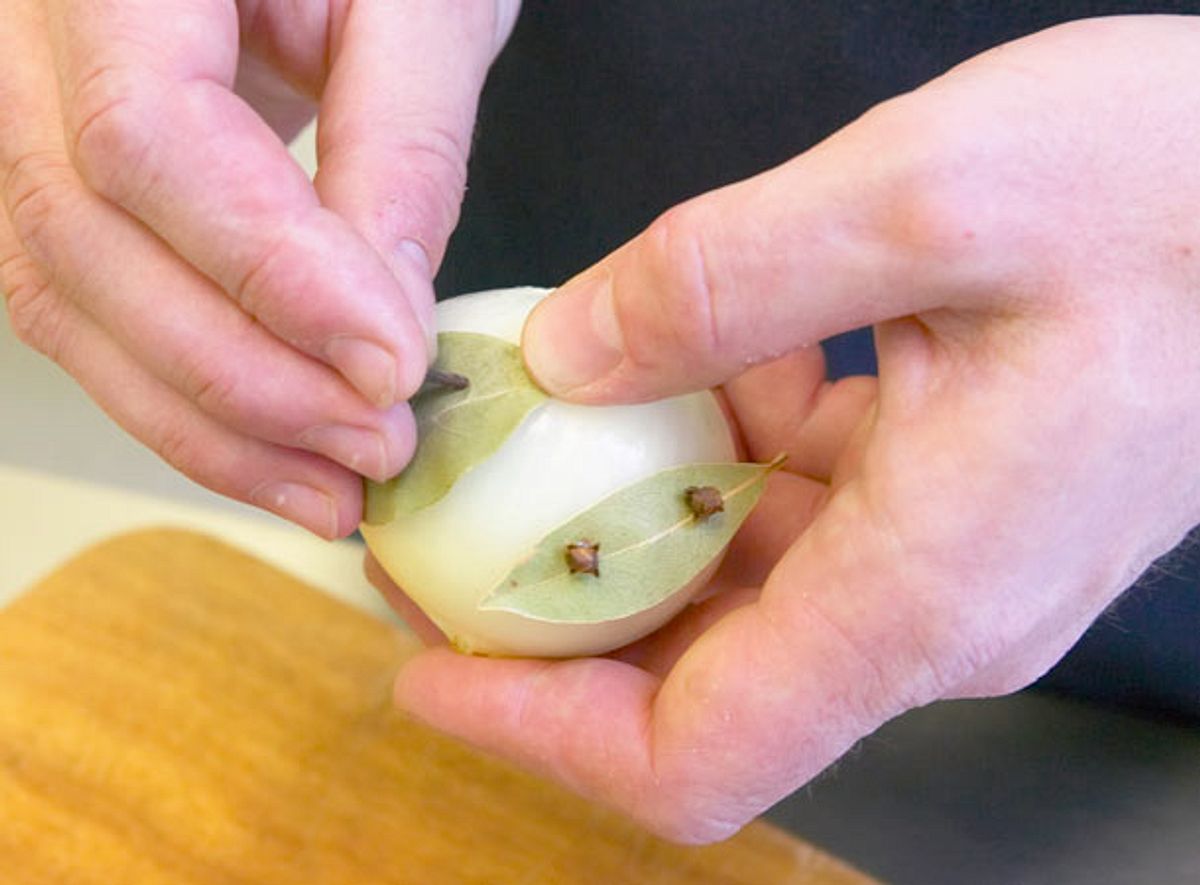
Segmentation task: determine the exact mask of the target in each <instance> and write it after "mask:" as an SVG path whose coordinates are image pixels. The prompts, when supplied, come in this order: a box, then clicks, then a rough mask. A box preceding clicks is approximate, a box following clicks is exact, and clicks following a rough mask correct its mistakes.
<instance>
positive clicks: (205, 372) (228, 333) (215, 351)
mask: <svg viewBox="0 0 1200 885" xmlns="http://www.w3.org/2000/svg"><path fill="white" fill-rule="evenodd" d="M26 39H27V40H30V39H32V35H31V34H27V35H26ZM33 45H38V44H36V43H34V44H33ZM6 82H7V87H6V90H5V92H6V94H5V96H4V98H5V106H6V107H8V108H10V109H12V110H13V111H14V112H17V113H19V114H20V116H21V119H22V121H23V125H22V126H20V127H10V128H9V129H6V130H5V131H4V132H3V133H0V181H2V182H3V194H2V197H3V203H4V205H5V208H6V209H7V211H8V215H9V217H10V219H11V222H12V224H13V225H14V227H15V233H16V235H17V238H18V239H19V240H20V242H21V245H22V246H23V248H24V250H25V251H28V252H30V253H31V255H32V256H34V257H35V258H36V260H37V261H38V262H39V264H40V265H41V267H43V268H48V269H51V280H50V282H52V283H53V286H54V289H55V291H56V292H57V294H58V295H59V296H62V297H67V298H71V299H73V300H75V302H76V304H77V306H78V307H79V308H80V309H81V310H82V311H84V312H86V313H88V314H89V315H90V316H91V317H92V318H93V319H94V320H95V321H96V323H97V324H98V325H99V326H100V327H102V328H104V329H105V330H107V331H108V332H109V334H112V335H113V336H114V337H115V338H116V339H117V341H118V342H119V343H120V345H121V346H122V347H123V349H125V350H126V352H127V353H128V354H129V355H130V356H132V357H133V358H134V359H136V360H138V361H139V362H140V363H141V364H142V366H143V367H144V368H145V369H146V370H147V371H148V372H149V373H150V374H152V375H154V376H156V377H158V378H161V379H163V380H165V381H167V383H169V384H171V385H172V386H173V387H174V388H175V389H176V390H177V391H178V392H180V393H182V394H183V395H184V396H185V397H186V398H188V399H191V400H193V401H194V402H196V403H197V404H198V405H199V406H200V407H201V408H202V409H204V410H206V411H207V412H209V414H211V415H212V416H213V417H215V418H217V419H218V421H220V422H221V423H224V424H226V425H228V426H229V427H230V429H232V430H234V431H235V432H237V433H240V434H242V435H247V436H254V437H260V438H262V439H265V440H268V441H272V442H277V443H280V444H281V445H284V446H289V447H298V448H307V449H310V450H312V451H315V452H318V453H320V454H324V455H326V456H327V457H329V458H332V459H333V460H335V461H338V462H339V463H341V464H343V465H345V466H347V467H349V468H351V469H352V470H355V471H357V472H359V473H363V474H366V475H369V476H371V477H373V478H376V479H384V478H387V477H388V476H391V475H394V474H395V473H396V472H397V471H398V470H399V469H400V468H401V467H402V466H403V465H404V463H405V462H406V461H407V459H408V456H409V454H410V453H411V450H412V447H413V444H414V430H413V426H412V417H411V414H410V412H409V410H408V408H407V406H398V407H396V408H394V409H393V410H391V411H389V412H383V413H381V412H378V411H377V410H375V409H373V408H371V407H370V406H368V404H366V403H365V402H363V401H362V399H361V397H359V396H358V395H357V394H356V393H355V392H354V391H353V390H352V389H351V388H350V387H349V386H348V385H346V384H345V383H344V381H342V380H341V378H340V377H339V376H338V375H337V374H336V373H334V372H333V371H332V370H330V369H329V368H328V367H326V366H325V365H324V364H323V363H320V362H317V361H315V360H312V359H311V358H309V357H307V356H304V355H303V354H300V353H298V352H297V351H295V350H293V349H292V348H290V347H288V346H287V345H285V344H283V343H282V342H281V341H279V339H277V338H275V337H274V336H273V335H271V334H270V333H268V332H267V331H266V330H265V329H263V327H262V326H261V325H259V324H257V323H255V322H253V321H252V320H251V319H250V318H249V317H248V316H247V315H246V314H244V313H243V312H242V311H241V310H240V309H239V308H238V307H237V306H236V305H234V304H233V303H232V302H231V301H229V299H227V298H225V297H224V296H223V294H222V293H221V292H220V290H219V289H217V287H216V286H214V285H213V284H212V282H211V281H210V280H208V279H207V278H205V277H204V276H202V275H201V274H199V273H197V272H196V271H195V270H194V269H192V268H190V267H189V266H187V265H186V264H184V263H183V262H181V261H180V260H179V258H178V256H176V255H174V253H172V252H171V251H170V249H169V248H167V247H166V246H165V245H164V244H163V242H162V241H161V240H159V239H158V238H157V237H155V236H154V235H153V234H152V233H150V232H149V231H148V230H147V229H146V228H145V227H144V226H142V225H141V224H139V223H138V222H137V221H136V220H134V219H133V218H131V217H130V216H129V215H127V214H126V213H125V212H124V211H122V210H121V209H119V208H118V207H116V206H113V205H112V204H111V203H108V202H107V201H105V200H103V199H102V198H100V197H98V196H96V195H95V194H94V193H92V192H91V191H89V190H88V189H87V188H85V187H84V186H83V184H82V182H81V181H80V180H79V177H78V175H77V173H76V172H75V170H74V169H73V168H72V167H71V165H70V163H69V162H68V160H67V157H66V148H65V145H64V144H63V140H62V132H61V127H59V126H56V125H55V120H56V119H58V116H57V102H56V101H55V100H54V98H53V96H51V97H49V98H48V97H47V96H46V95H45V88H44V87H45V84H47V83H53V82H54V70H53V66H52V61H51V59H50V58H49V56H48V55H46V56H44V57H42V58H40V59H39V58H35V57H33V56H31V55H27V57H26V62H25V64H23V65H22V66H21V70H20V72H19V73H18V74H17V75H16V76H14V77H12V78H9V79H8V80H7V81H6Z"/></svg>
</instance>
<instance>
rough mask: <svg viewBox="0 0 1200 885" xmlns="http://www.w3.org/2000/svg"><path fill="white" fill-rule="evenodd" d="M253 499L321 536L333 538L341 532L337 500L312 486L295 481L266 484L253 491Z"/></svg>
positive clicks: (263, 506) (265, 507)
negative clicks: (339, 529)
mask: <svg viewBox="0 0 1200 885" xmlns="http://www.w3.org/2000/svg"><path fill="white" fill-rule="evenodd" d="M250 500H251V501H252V502H253V503H254V504H256V505H258V506H259V507H262V508H263V509H264V510H270V511H271V512H272V513H274V514H276V515H278V516H282V517H283V518H284V519H287V520H291V521H292V522H295V523H298V524H300V525H302V526H304V527H305V528H306V529H308V530H309V531H310V532H313V533H314V534H317V535H320V536H321V537H322V538H326V539H330V540H331V539H333V538H336V537H337V536H338V535H339V532H338V507H337V501H335V500H334V499H333V496H332V495H329V494H327V493H325V492H322V491H320V490H319V489H315V488H313V487H312V486H306V485H303V484H302V483H296V482H273V483H266V484H264V485H262V486H260V487H259V488H257V489H255V490H254V491H253V492H251V493H250Z"/></svg>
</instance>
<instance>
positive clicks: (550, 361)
mask: <svg viewBox="0 0 1200 885" xmlns="http://www.w3.org/2000/svg"><path fill="white" fill-rule="evenodd" d="M522 348H523V351H524V355H525V362H526V365H527V366H528V368H529V371H530V373H531V374H532V375H533V377H534V379H535V380H536V381H537V382H538V383H539V384H540V385H541V386H542V387H544V388H545V389H546V390H547V391H549V392H550V393H552V394H555V395H559V396H570V395H571V394H572V393H573V392H575V391H579V390H581V389H582V388H585V387H588V386H591V385H594V384H596V383H597V382H599V381H601V380H603V379H604V377H605V376H607V375H608V374H610V373H611V372H612V371H613V370H614V369H616V368H617V366H618V365H620V363H621V361H622V358H623V355H624V340H623V336H622V333H621V326H620V323H619V322H618V320H617V314H616V306H615V302H614V296H613V279H612V274H611V273H610V272H609V271H608V270H607V269H605V268H598V269H596V270H594V271H592V272H589V273H586V274H584V275H582V276H580V277H576V278H575V279H574V280H571V281H570V282H568V283H566V284H565V285H563V286H562V287H560V288H559V289H558V290H556V291H555V292H554V293H552V294H551V295H550V296H549V297H547V298H546V299H545V300H544V301H542V302H541V303H540V304H539V305H538V306H537V307H535V308H534V310H533V312H532V313H531V314H530V317H529V319H528V321H527V322H526V324H525V330H524V333H523V335H522Z"/></svg>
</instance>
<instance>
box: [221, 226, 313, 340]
mask: <svg viewBox="0 0 1200 885" xmlns="http://www.w3.org/2000/svg"><path fill="white" fill-rule="evenodd" d="M299 253H300V249H299V247H298V246H297V244H296V243H295V242H294V241H293V240H292V239H291V237H289V236H288V235H287V234H281V235H279V236H276V237H274V238H273V239H271V240H270V241H268V242H267V243H266V244H265V245H264V246H262V247H261V249H260V250H259V252H258V254H257V255H256V256H255V257H254V258H252V259H251V261H250V264H249V267H248V269H247V270H246V271H245V273H243V274H242V277H241V279H240V280H238V281H237V282H236V283H235V284H234V286H233V288H232V294H233V297H234V298H235V299H236V301H237V303H238V304H239V305H241V307H242V309H243V310H244V311H246V313H247V314H249V315H250V316H253V317H258V318H259V319H264V320H269V318H270V317H271V316H273V315H275V314H278V313H280V312H284V313H289V312H290V311H289V309H288V308H289V305H290V303H291V302H292V301H293V300H294V299H296V298H298V297H300V296H301V293H303V292H305V291H307V290H308V289H309V286H308V283H309V282H310V281H309V280H306V279H305V275H306V273H307V271H306V270H305V269H306V268H307V267H308V266H309V264H308V261H307V260H306V256H305V255H303V254H299Z"/></svg>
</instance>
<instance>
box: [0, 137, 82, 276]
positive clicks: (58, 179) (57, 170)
mask: <svg viewBox="0 0 1200 885" xmlns="http://www.w3.org/2000/svg"><path fill="white" fill-rule="evenodd" d="M72 178H73V174H72V173H71V171H70V167H69V166H68V164H67V162H66V160H65V159H64V158H63V156H62V155H61V154H58V153H55V152H52V151H35V152H31V153H28V154H25V155H23V156H22V157H20V158H18V159H17V161H16V162H15V163H14V164H13V165H12V167H11V168H10V169H9V173H8V177H7V180H6V182H5V188H4V201H5V204H6V206H7V208H8V219H9V223H10V224H11V225H12V229H13V233H14V234H15V235H16V237H17V239H18V240H19V241H20V242H21V244H22V245H23V246H24V247H25V249H26V250H27V251H28V252H30V253H31V254H32V255H33V256H35V257H38V258H45V257H46V256H47V255H48V254H49V253H50V252H51V251H52V250H53V248H54V245H55V243H56V236H55V231H56V226H57V223H58V221H59V220H60V219H61V217H62V213H63V212H64V211H66V207H68V206H69V205H70V202H71V196H72V188H73V184H72Z"/></svg>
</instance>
